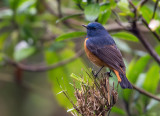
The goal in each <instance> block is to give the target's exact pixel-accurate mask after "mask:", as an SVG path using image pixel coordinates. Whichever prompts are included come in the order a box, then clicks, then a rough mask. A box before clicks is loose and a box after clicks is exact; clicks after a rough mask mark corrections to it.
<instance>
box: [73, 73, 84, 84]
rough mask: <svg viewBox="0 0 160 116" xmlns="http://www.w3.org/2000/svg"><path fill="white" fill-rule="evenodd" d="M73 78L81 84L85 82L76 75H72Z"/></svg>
mask: <svg viewBox="0 0 160 116" xmlns="http://www.w3.org/2000/svg"><path fill="white" fill-rule="evenodd" d="M71 77H72V78H74V79H76V80H77V81H79V82H84V80H83V79H82V78H81V77H79V76H77V75H75V74H74V73H72V74H71Z"/></svg>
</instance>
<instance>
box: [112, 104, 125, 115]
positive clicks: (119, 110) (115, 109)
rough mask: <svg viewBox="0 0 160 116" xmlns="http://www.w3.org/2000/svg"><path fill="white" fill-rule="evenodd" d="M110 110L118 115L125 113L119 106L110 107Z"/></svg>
mask: <svg viewBox="0 0 160 116" xmlns="http://www.w3.org/2000/svg"><path fill="white" fill-rule="evenodd" d="M111 111H112V112H115V113H117V114H119V115H123V116H124V115H125V114H126V113H125V111H124V110H123V109H120V108H118V107H115V106H114V107H112V110H111Z"/></svg>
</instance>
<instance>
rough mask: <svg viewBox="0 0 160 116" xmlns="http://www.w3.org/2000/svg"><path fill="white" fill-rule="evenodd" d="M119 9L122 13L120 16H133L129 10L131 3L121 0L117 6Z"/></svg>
mask: <svg viewBox="0 0 160 116" xmlns="http://www.w3.org/2000/svg"><path fill="white" fill-rule="evenodd" d="M117 6H118V8H119V9H120V10H121V11H122V12H121V13H120V15H123V16H124V15H125V16H126V15H131V14H132V13H131V11H130V9H129V3H128V1H127V0H120V1H119V2H118V4H117Z"/></svg>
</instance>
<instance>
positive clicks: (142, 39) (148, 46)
mask: <svg viewBox="0 0 160 116" xmlns="http://www.w3.org/2000/svg"><path fill="white" fill-rule="evenodd" d="M131 32H132V33H134V35H136V36H137V37H138V38H139V40H140V41H141V43H142V44H143V46H144V47H145V48H146V50H147V51H148V52H149V54H150V55H151V56H152V57H153V58H154V59H155V60H156V61H157V63H158V64H159V65H160V57H159V55H158V54H157V53H156V52H155V50H154V49H153V47H152V46H151V45H150V44H149V43H148V42H147V41H146V39H144V38H143V36H142V34H141V33H140V30H139V28H138V27H137V26H134V27H133V28H132V30H131Z"/></svg>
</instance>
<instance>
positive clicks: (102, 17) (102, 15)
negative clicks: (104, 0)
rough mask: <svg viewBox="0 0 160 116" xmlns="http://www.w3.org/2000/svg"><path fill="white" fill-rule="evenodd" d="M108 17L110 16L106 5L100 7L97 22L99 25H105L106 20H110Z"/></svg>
mask: <svg viewBox="0 0 160 116" xmlns="http://www.w3.org/2000/svg"><path fill="white" fill-rule="evenodd" d="M110 15H111V10H110V8H109V6H108V5H107V6H106V5H104V6H101V7H100V14H99V17H98V22H99V23H101V24H105V23H106V22H107V20H108V19H109V18H110Z"/></svg>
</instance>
